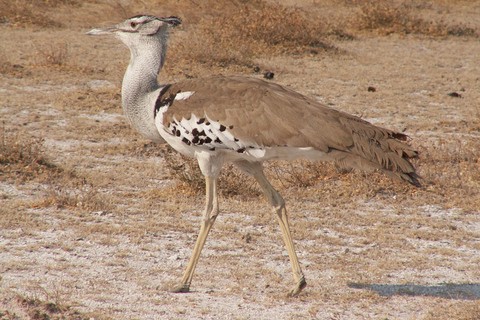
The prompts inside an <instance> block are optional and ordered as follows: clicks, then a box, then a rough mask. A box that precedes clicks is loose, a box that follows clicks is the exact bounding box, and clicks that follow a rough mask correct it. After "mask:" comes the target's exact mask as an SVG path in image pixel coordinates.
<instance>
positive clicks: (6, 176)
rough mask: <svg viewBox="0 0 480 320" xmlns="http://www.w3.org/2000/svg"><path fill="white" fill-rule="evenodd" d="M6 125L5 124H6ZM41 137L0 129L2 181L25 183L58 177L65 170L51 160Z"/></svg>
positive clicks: (0, 173) (0, 169)
mask: <svg viewBox="0 0 480 320" xmlns="http://www.w3.org/2000/svg"><path fill="white" fill-rule="evenodd" d="M4 125H5V124H4ZM43 149H44V147H43V144H42V139H41V138H36V137H33V136H28V134H26V133H24V132H22V133H9V132H7V131H6V130H5V127H4V128H2V129H1V130H0V165H1V167H0V181H6V182H15V183H24V182H26V181H30V180H33V179H37V180H39V181H41V182H44V181H48V180H50V179H54V180H55V179H58V177H59V176H61V175H62V174H64V171H63V170H62V169H61V168H59V167H57V166H55V165H54V164H52V163H51V161H49V160H48V159H47V158H46V157H45V155H44V152H43Z"/></svg>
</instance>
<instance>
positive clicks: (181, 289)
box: [170, 283, 190, 292]
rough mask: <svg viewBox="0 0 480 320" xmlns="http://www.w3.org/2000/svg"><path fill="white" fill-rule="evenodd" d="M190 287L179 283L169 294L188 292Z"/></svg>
mask: <svg viewBox="0 0 480 320" xmlns="http://www.w3.org/2000/svg"><path fill="white" fill-rule="evenodd" d="M189 291H190V285H189V284H185V283H180V284H177V285H176V286H174V287H173V288H171V289H170V292H189Z"/></svg>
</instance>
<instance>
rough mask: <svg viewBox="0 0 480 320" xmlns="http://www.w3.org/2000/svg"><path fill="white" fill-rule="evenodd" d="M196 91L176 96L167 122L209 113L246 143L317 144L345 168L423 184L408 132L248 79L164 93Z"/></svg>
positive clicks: (184, 85) (185, 85) (179, 86)
mask: <svg viewBox="0 0 480 320" xmlns="http://www.w3.org/2000/svg"><path fill="white" fill-rule="evenodd" d="M186 91H193V92H195V93H194V94H193V95H192V96H191V97H189V98H188V99H186V100H175V101H174V102H173V103H172V104H171V106H170V108H169V109H168V111H167V112H166V113H165V114H164V126H166V127H168V125H169V123H170V122H172V121H173V118H174V117H175V118H176V119H177V120H181V119H182V118H185V119H190V118H191V115H192V114H195V116H196V117H197V118H202V117H205V115H206V116H208V118H210V119H211V120H212V121H218V122H220V123H221V124H223V125H224V126H226V127H227V128H228V129H227V130H228V131H230V133H231V134H232V135H233V136H234V137H236V138H238V139H241V140H243V141H245V143H247V144H248V143H255V144H257V145H260V146H265V147H274V146H291V147H314V148H315V149H317V150H320V151H323V152H327V153H328V154H329V156H330V157H331V158H332V159H335V160H337V161H338V162H339V164H341V165H343V166H346V167H355V168H361V169H380V170H383V171H385V172H387V173H388V174H390V175H391V174H392V173H393V174H394V175H395V176H396V177H397V178H401V179H403V180H406V181H408V182H410V183H412V184H415V185H419V183H418V180H417V177H418V176H417V175H416V174H415V169H414V168H413V166H412V165H411V164H410V162H409V161H408V159H409V158H413V157H416V156H417V152H416V151H415V150H414V149H412V148H411V147H410V146H409V145H407V144H405V143H402V142H401V141H405V140H406V136H405V135H404V134H401V133H396V132H394V131H391V130H388V129H383V128H380V127H377V126H374V125H372V124H370V123H369V122H367V121H364V120H362V119H360V118H358V117H355V116H352V115H349V114H347V113H344V112H341V111H337V110H335V109H331V108H329V107H326V106H324V105H322V104H320V103H318V102H316V101H314V100H312V99H309V98H307V97H304V96H302V95H301V94H299V93H296V92H294V91H291V90H288V89H285V88H283V87H281V86H279V85H276V84H273V83H270V82H266V81H263V80H259V79H253V78H246V77H211V78H206V79H205V78H204V79H189V80H185V81H182V82H179V83H176V84H173V85H171V86H170V87H169V88H168V89H167V91H166V92H165V94H164V96H166V97H169V96H171V95H172V94H173V95H175V94H177V93H178V92H186Z"/></svg>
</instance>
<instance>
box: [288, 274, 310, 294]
mask: <svg viewBox="0 0 480 320" xmlns="http://www.w3.org/2000/svg"><path fill="white" fill-rule="evenodd" d="M306 286H307V281H305V278H304V277H302V278H300V280H299V281H298V282H297V284H296V285H295V286H294V287H293V289H292V290H290V292H289V293H288V294H287V297H295V296H297V295H298V294H299V293H300V292H301V291H302V290H303V288H305V287H306Z"/></svg>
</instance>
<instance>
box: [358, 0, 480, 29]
mask: <svg viewBox="0 0 480 320" xmlns="http://www.w3.org/2000/svg"><path fill="white" fill-rule="evenodd" d="M355 2H356V3H358V4H359V8H360V12H359V13H358V14H357V15H356V17H355V18H354V19H353V27H354V28H356V29H358V30H367V31H373V32H376V33H378V34H381V35H389V34H393V33H397V34H411V33H413V34H422V35H427V36H434V37H440V36H447V35H452V36H477V34H476V30H475V29H473V28H471V27H468V26H465V25H462V24H459V25H455V26H450V25H448V24H446V23H445V22H443V21H433V20H426V19H424V18H422V17H420V16H418V15H417V14H415V13H414V10H415V7H414V6H412V5H409V4H406V3H405V2H403V3H402V2H396V1H393V0H383V1H375V0H359V1H355Z"/></svg>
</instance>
